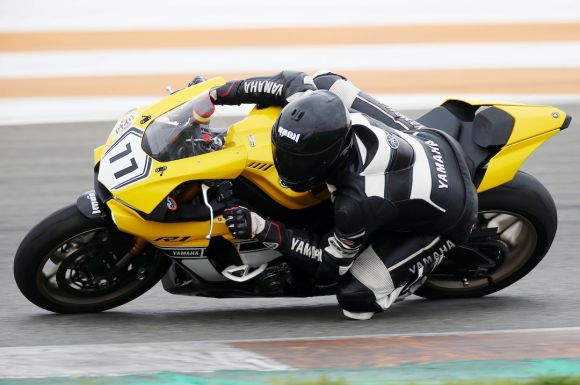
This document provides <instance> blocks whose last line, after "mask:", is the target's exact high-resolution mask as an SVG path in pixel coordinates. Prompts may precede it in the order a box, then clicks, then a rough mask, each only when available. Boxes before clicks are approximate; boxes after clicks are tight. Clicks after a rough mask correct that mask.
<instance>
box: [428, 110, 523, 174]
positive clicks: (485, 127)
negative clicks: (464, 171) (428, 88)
mask: <svg viewBox="0 0 580 385" xmlns="http://www.w3.org/2000/svg"><path fill="white" fill-rule="evenodd" d="M417 122H419V123H421V124H423V125H424V126H426V127H429V128H434V129H437V130H440V131H443V132H445V133H447V134H448V135H450V136H451V137H453V138H454V139H455V140H457V141H458V142H459V144H460V145H461V148H462V150H463V153H464V154H465V157H466V161H467V163H468V167H469V169H470V170H476V173H475V175H476V178H475V179H476V180H477V179H479V177H481V176H482V174H483V172H482V171H483V167H484V166H485V165H486V163H487V161H489V159H490V158H491V157H492V156H493V155H494V154H495V153H496V152H497V151H498V150H499V149H500V148H501V147H502V146H503V145H504V144H505V143H506V142H507V140H508V138H509V136H510V134H511V130H512V127H513V118H511V117H510V116H509V115H507V114H506V113H505V112H503V111H501V110H499V109H498V108H495V107H484V108H479V107H477V106H471V105H469V104H467V103H464V102H460V101H448V102H446V103H445V104H443V106H440V107H436V108H434V109H432V110H431V111H429V112H427V113H426V114H424V115H423V116H421V117H420V118H418V119H417ZM477 171H479V172H477Z"/></svg>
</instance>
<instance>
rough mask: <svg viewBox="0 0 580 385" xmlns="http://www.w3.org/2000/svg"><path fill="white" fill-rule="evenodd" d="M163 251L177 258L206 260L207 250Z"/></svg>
mask: <svg viewBox="0 0 580 385" xmlns="http://www.w3.org/2000/svg"><path fill="white" fill-rule="evenodd" d="M163 251H164V252H165V253H166V254H168V255H169V256H171V257H175V258H204V251H205V248H195V249H192V248H188V249H185V248H183V249H163Z"/></svg>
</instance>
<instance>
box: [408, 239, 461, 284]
mask: <svg viewBox="0 0 580 385" xmlns="http://www.w3.org/2000/svg"><path fill="white" fill-rule="evenodd" d="M454 247H455V244H454V243H453V242H451V241H447V242H445V243H444V244H443V245H442V246H441V247H439V249H438V250H435V251H434V252H432V253H431V254H429V255H427V256H425V257H423V258H422V259H421V260H419V261H418V262H417V263H415V264H414V265H413V266H411V267H410V268H409V272H410V273H411V274H415V272H417V273H418V277H422V276H423V271H424V269H425V267H428V266H430V267H431V268H430V271H433V270H435V268H436V267H437V266H438V265H439V263H441V261H442V260H443V258H444V257H445V253H447V252H448V251H450V250H451V249H453V248H454Z"/></svg>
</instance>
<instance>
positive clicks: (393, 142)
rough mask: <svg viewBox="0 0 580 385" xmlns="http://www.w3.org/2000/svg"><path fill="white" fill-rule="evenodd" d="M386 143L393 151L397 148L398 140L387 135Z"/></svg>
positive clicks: (389, 134)
mask: <svg viewBox="0 0 580 385" xmlns="http://www.w3.org/2000/svg"><path fill="white" fill-rule="evenodd" d="M387 143H388V144H389V147H391V148H392V149H393V150H396V149H397V148H399V139H397V137H396V136H395V135H393V134H391V133H387Z"/></svg>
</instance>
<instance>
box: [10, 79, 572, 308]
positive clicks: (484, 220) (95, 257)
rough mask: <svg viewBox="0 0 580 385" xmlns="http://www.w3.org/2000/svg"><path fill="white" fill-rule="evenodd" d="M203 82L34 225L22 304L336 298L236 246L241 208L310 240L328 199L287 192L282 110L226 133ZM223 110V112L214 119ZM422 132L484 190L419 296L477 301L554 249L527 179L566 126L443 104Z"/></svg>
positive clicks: (152, 115)
mask: <svg viewBox="0 0 580 385" xmlns="http://www.w3.org/2000/svg"><path fill="white" fill-rule="evenodd" d="M222 84H224V80H223V79H222V78H213V79H210V80H200V81H197V82H196V84H192V85H190V86H188V87H187V88H184V89H182V90H180V91H177V92H174V93H172V94H171V95H169V96H167V97H166V98H164V99H163V100H161V101H159V102H158V103H156V104H153V105H151V106H148V107H144V108H139V109H135V110H132V111H130V112H128V113H127V114H126V115H125V116H123V117H122V118H121V119H119V120H118V121H117V123H116V124H115V126H114V127H113V130H112V131H111V133H110V135H109V137H108V139H107V141H106V143H105V144H104V145H102V146H100V147H97V148H96V149H95V150H94V190H91V191H88V192H87V193H85V194H82V195H81V196H80V197H79V198H78V200H77V201H76V203H75V204H72V205H70V206H68V207H65V208H63V209H61V210H59V211H57V212H55V213H53V214H52V215H50V216H48V217H47V218H46V219H44V220H43V221H42V222H40V223H39V224H37V225H36V226H35V227H34V228H33V229H32V230H30V232H29V233H28V235H26V237H25V238H24V240H23V241H22V243H21V245H20V247H19V249H18V251H17V253H16V256H15V260H14V276H15V279H16V283H17V285H18V287H19V289H20V291H21V292H22V293H23V294H24V296H25V297H26V298H28V300H30V301H31V302H32V303H34V304H36V305H37V306H39V307H41V308H44V309H46V310H49V311H53V312H58V313H84V312H98V311H103V310H107V309H111V308H114V307H116V306H119V305H122V304H124V303H127V302H129V301H131V300H133V299H135V298H136V297H138V296H139V295H141V294H143V293H145V292H146V291H147V290H149V289H150V288H151V287H152V286H153V285H155V284H156V283H157V282H159V281H160V280H161V281H162V284H163V287H164V289H165V290H167V291H168V292H170V293H173V294H182V295H196V296H206V297H215V298H224V297H230V298H231V297H308V296H318V295H328V294H334V293H335V291H336V283H324V284H323V283H320V282H317V281H316V280H315V279H313V278H312V277H310V276H309V275H308V274H306V273H305V272H303V271H301V270H300V269H299V268H298V267H297V266H295V265H294V264H293V262H292V260H291V259H288V258H286V257H285V256H284V255H282V254H281V253H279V252H277V251H274V250H270V249H268V248H267V247H265V246H264V245H263V244H261V243H260V242H258V241H256V240H253V239H248V240H236V239H233V238H232V236H231V235H230V232H229V231H228V228H227V227H226V225H225V220H224V218H223V217H222V216H221V213H222V212H223V210H224V208H225V207H227V206H228V205H230V204H231V203H232V202H236V201H242V202H244V204H245V205H247V206H248V207H249V208H251V209H253V210H255V211H256V212H258V213H260V214H262V215H263V216H266V217H270V218H273V219H275V220H279V221H281V222H284V223H286V224H287V225H288V226H299V227H302V228H306V229H309V230H311V231H314V232H320V233H322V232H324V231H327V230H329V229H331V228H332V226H333V218H332V205H331V203H330V199H329V196H330V194H329V192H328V191H327V190H326V189H324V188H322V189H320V190H321V191H309V192H303V193H298V192H294V191H292V190H290V189H289V188H287V187H286V186H285V185H284V184H283V183H281V181H280V178H279V176H278V173H277V171H276V168H275V167H274V165H273V160H272V151H271V140H270V131H271V127H272V125H273V123H274V121H275V120H276V118H277V116H278V114H279V112H280V109H279V108H274V107H270V108H263V109H260V108H253V109H252V110H251V111H250V112H249V113H248V114H247V115H246V116H245V117H244V118H243V119H241V120H239V121H236V122H234V123H233V124H231V125H229V127H227V125H226V124H225V123H224V120H223V119H221V118H220V116H221V115H220V114H221V112H220V109H223V108H225V107H221V106H213V104H212V103H211V102H210V101H209V99H208V97H207V94H208V91H209V90H210V89H212V88H213V87H217V86H220V85H222ZM214 109H215V111H214ZM418 121H419V122H420V123H422V124H424V125H425V126H428V127H432V128H436V129H440V130H442V131H444V132H446V133H447V134H449V135H451V136H453V137H454V138H455V139H457V141H458V142H459V143H460V145H461V147H462V149H463V151H464V153H465V156H466V159H467V163H468V165H469V168H470V171H471V173H472V176H473V182H474V184H475V186H476V187H477V191H478V197H479V214H478V222H477V227H476V228H475V230H474V231H473V233H472V235H471V237H470V238H469V240H468V242H467V243H466V244H464V245H461V246H458V247H456V248H455V249H453V250H452V251H450V252H449V253H448V254H447V256H446V258H445V259H444V260H443V262H442V263H441V264H440V265H439V266H438V267H437V269H436V270H435V271H434V272H433V273H432V275H431V276H430V277H429V279H428V280H427V282H426V283H425V284H424V285H423V286H422V287H421V288H420V289H419V290H418V291H417V292H416V294H418V295H420V296H423V297H426V298H465V297H480V296H484V295H487V294H490V293H493V292H496V291H498V290H501V289H503V288H505V287H507V286H509V285H511V284H513V283H514V282H516V281H518V280H519V279H521V278H522V277H524V276H525V275H526V274H527V273H529V272H530V271H531V270H532V269H533V268H534V267H535V266H536V265H537V264H538V263H539V262H540V261H541V260H542V258H543V257H544V256H545V255H546V253H547V252H548V250H549V248H550V245H551V244H552V241H553V239H554V236H555V233H556V227H557V213H556V207H555V205H554V201H553V199H552V197H551V195H550V193H549V192H548V191H547V190H546V188H545V187H544V186H543V185H542V184H541V183H540V182H539V181H538V180H537V179H536V178H534V177H533V176H531V175H529V174H526V173H524V172H522V171H519V168H520V166H521V164H522V163H523V162H524V160H525V159H526V158H527V157H528V156H529V155H530V154H531V153H532V152H533V151H534V150H536V149H537V148H538V147H539V146H540V145H541V144H542V143H544V142H545V141H546V140H547V139H549V138H550V137H552V136H554V135H556V134H557V133H558V132H560V131H561V130H563V129H565V128H566V127H568V126H569V124H570V121H571V117H570V116H568V115H566V113H565V112H563V111H561V110H559V109H556V108H553V107H549V106H530V105H523V104H515V103H503V102H494V101H476V100H458V99H452V100H447V101H445V102H444V103H443V104H442V105H441V106H439V107H436V108H434V109H433V110H431V111H429V112H428V113H426V114H425V115H423V116H422V117H421V118H419V119H418Z"/></svg>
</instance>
